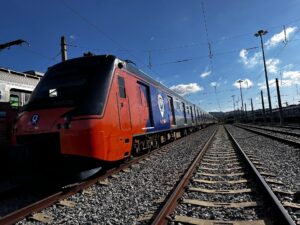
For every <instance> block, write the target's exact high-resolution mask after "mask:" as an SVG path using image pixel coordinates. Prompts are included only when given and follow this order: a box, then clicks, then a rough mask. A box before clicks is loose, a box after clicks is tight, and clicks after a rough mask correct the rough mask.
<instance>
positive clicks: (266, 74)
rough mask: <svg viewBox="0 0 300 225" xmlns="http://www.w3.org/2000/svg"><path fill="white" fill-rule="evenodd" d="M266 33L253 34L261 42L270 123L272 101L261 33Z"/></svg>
mask: <svg viewBox="0 0 300 225" xmlns="http://www.w3.org/2000/svg"><path fill="white" fill-rule="evenodd" d="M267 33H268V31H266V30H259V31H257V32H256V33H255V34H254V36H255V37H260V44H261V50H262V55H263V61H264V69H265V78H266V85H267V92H268V100H269V110H270V120H271V123H272V122H273V112H272V103H271V96H270V89H269V80H268V73H267V66H266V59H265V51H264V43H263V40H262V35H265V34H267Z"/></svg>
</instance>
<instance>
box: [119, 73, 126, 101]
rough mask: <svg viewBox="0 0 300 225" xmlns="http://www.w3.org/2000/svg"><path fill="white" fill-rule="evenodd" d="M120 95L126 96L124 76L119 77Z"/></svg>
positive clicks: (121, 96)
mask: <svg viewBox="0 0 300 225" xmlns="http://www.w3.org/2000/svg"><path fill="white" fill-rule="evenodd" d="M118 84H119V95H120V98H126V89H125V80H124V77H120V76H119V77H118Z"/></svg>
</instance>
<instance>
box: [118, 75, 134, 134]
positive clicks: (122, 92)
mask: <svg viewBox="0 0 300 225" xmlns="http://www.w3.org/2000/svg"><path fill="white" fill-rule="evenodd" d="M118 86H119V95H118V104H119V106H118V108H119V121H120V126H121V130H124V131H128V130H130V129H131V118H130V109H129V103H128V102H129V101H128V96H127V94H126V86H125V80H124V77H121V76H118Z"/></svg>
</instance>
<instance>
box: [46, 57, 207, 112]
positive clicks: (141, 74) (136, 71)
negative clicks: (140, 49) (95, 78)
mask: <svg viewBox="0 0 300 225" xmlns="http://www.w3.org/2000/svg"><path fill="white" fill-rule="evenodd" d="M89 57H93V58H104V57H105V58H106V59H108V60H112V61H114V62H115V65H118V64H119V63H121V64H122V66H123V68H124V69H126V70H127V71H129V72H131V73H132V74H135V75H137V76H138V77H140V78H142V79H143V80H145V81H147V82H149V83H151V84H153V85H155V86H157V87H159V88H160V89H162V90H164V91H165V92H167V93H169V94H170V95H172V96H175V97H176V98H177V99H180V100H184V101H186V102H187V103H189V104H191V105H195V104H194V103H192V102H190V101H188V100H186V99H184V98H183V97H182V96H180V95H179V94H177V93H176V92H174V91H172V90H170V89H169V88H168V87H166V86H165V85H163V84H162V83H160V82H158V81H156V80H155V79H153V78H152V77H151V76H150V75H148V74H146V73H145V72H143V71H142V70H140V69H138V68H137V67H136V66H134V65H133V64H134V63H133V62H131V61H129V60H123V59H120V58H118V57H117V56H114V55H88V56H83V57H78V58H73V59H69V60H67V61H66V62H68V61H69V62H71V61H76V60H80V59H84V58H89ZM62 63H64V62H62ZM62 63H58V64H56V65H53V66H52V67H56V66H58V65H60V64H62ZM52 67H49V69H50V70H51V68H52ZM197 107H198V108H200V109H201V107H199V106H197ZM201 110H202V111H203V112H206V111H205V110H203V109H201ZM206 113H207V112H206Z"/></svg>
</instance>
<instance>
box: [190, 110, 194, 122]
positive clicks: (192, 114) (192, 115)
mask: <svg viewBox="0 0 300 225" xmlns="http://www.w3.org/2000/svg"><path fill="white" fill-rule="evenodd" d="M190 111H191V117H192V123H194V113H193V107H192V106H190Z"/></svg>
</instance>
